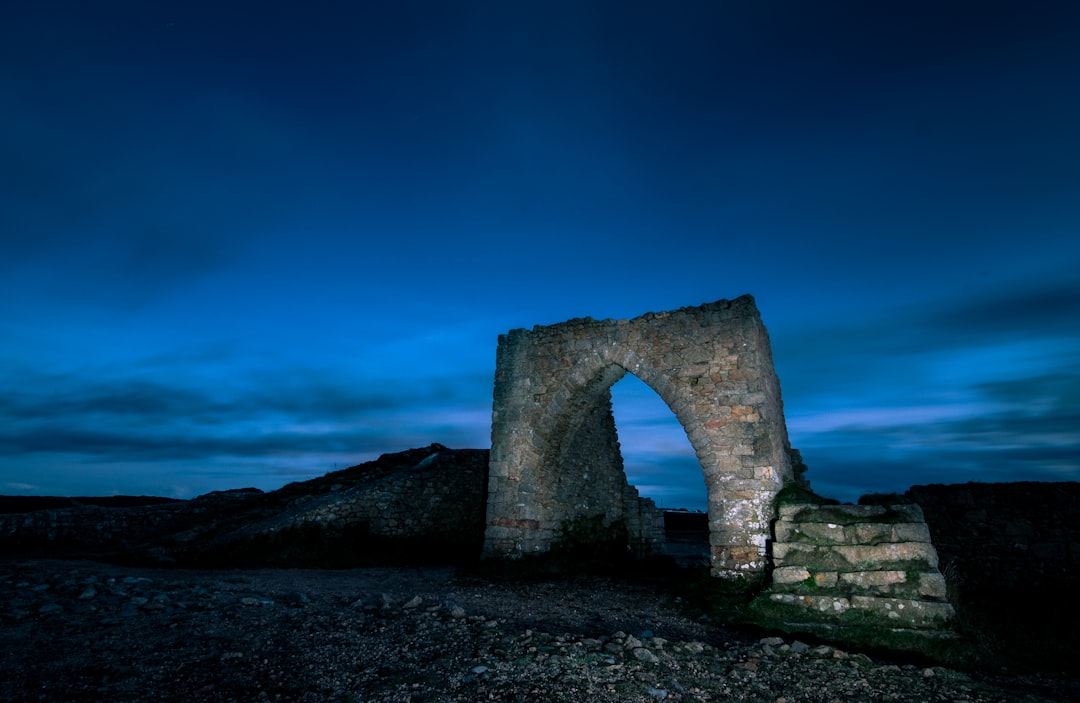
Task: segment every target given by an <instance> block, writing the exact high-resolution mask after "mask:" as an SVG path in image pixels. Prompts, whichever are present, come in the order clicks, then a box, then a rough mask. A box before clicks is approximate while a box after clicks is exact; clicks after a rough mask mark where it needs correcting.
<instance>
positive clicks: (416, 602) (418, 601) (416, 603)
mask: <svg viewBox="0 0 1080 703" xmlns="http://www.w3.org/2000/svg"><path fill="white" fill-rule="evenodd" d="M423 604H424V599H423V598H421V597H420V596H413V597H412V600H410V601H409V602H407V603H406V604H405V605H403V606H401V607H402V608H403V609H405V610H412V609H413V608H419V607H420V606H421V605H423Z"/></svg>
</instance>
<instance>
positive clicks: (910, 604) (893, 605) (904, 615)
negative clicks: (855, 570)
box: [851, 596, 956, 628]
mask: <svg viewBox="0 0 1080 703" xmlns="http://www.w3.org/2000/svg"><path fill="white" fill-rule="evenodd" d="M851 607H852V608H854V609H856V610H861V611H866V612H870V613H874V614H875V615H878V616H882V617H884V618H887V619H888V620H892V621H895V622H897V623H898V624H903V625H905V626H908V627H916V628H919V627H937V626H940V625H941V624H943V623H945V622H948V621H950V620H952V619H953V618H954V617H955V616H956V612H955V611H954V610H953V607H952V606H951V605H949V604H948V603H936V602H929V601H922V600H914V599H911V598H877V597H873V596H852V597H851Z"/></svg>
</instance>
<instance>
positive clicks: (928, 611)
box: [765, 504, 955, 630]
mask: <svg viewBox="0 0 1080 703" xmlns="http://www.w3.org/2000/svg"><path fill="white" fill-rule="evenodd" d="M775 534H776V538H775V542H774V543H773V548H772V551H773V566H774V569H773V573H772V587H771V588H770V589H769V591H768V593H767V595H766V596H765V597H767V598H768V600H769V601H770V602H771V603H772V604H776V605H780V606H788V607H790V609H792V610H794V611H795V612H796V615H795V616H794V617H795V618H796V619H800V618H802V619H806V618H809V619H811V620H817V621H821V622H828V623H829V624H830V625H833V626H836V625H839V626H843V625H844V624H845V623H847V622H850V623H857V624H859V625H866V624H868V623H875V622H877V623H879V624H881V625H885V626H887V627H889V628H904V629H910V630H939V629H941V628H943V627H944V626H946V625H948V624H949V623H950V621H951V620H952V619H953V617H954V615H955V613H954V612H953V607H952V605H950V604H949V602H948V600H947V593H946V584H945V579H944V577H943V576H942V574H941V572H940V571H939V569H938V555H937V551H936V550H935V549H934V545H933V544H931V542H930V530H929V528H928V527H927V525H926V522H925V520H924V518H923V513H922V511H921V510H920V509H919V506H918V505H914V504H897V505H887V506H886V505H814V504H795V505H783V506H781V507H780V515H779V519H778V520H777V522H776V525H775ZM799 611H802V614H801V615H800V614H799ZM775 614H776V615H777V616H778V617H781V618H784V617H787V618H789V619H790V617H791V616H790V615H788V614H786V613H785V612H784V611H783V610H778V611H776V613H775Z"/></svg>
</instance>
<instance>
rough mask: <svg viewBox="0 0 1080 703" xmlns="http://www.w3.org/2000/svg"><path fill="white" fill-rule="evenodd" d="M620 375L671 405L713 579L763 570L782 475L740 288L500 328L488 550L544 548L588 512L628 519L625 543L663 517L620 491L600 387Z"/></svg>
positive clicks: (505, 554) (786, 472)
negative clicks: (638, 310)
mask: <svg viewBox="0 0 1080 703" xmlns="http://www.w3.org/2000/svg"><path fill="white" fill-rule="evenodd" d="M627 373H632V374H634V375H635V376H637V377H638V378H640V379H641V380H642V381H644V382H645V383H646V384H648V385H649V386H650V387H651V388H652V389H653V390H654V391H656V393H657V394H658V395H659V396H660V397H661V398H662V399H663V400H664V402H665V403H666V404H667V405H668V407H669V408H671V410H672V412H673V413H674V414H675V417H676V418H677V419H678V420H679V422H680V423H681V424H682V426H683V428H684V429H685V430H686V434H687V437H688V438H689V440H690V444H691V446H692V447H693V448H694V451H695V453H696V455H697V458H698V461H699V463H700V464H701V469H702V473H703V475H704V479H705V484H706V488H707V491H708V500H709V530H710V552H711V555H710V558H711V570H712V573H713V574H714V575H716V576H724V577H746V578H757V577H759V576H761V575H763V574H764V570H765V568H766V559H767V544H768V540H769V536H770V524H771V520H772V518H773V515H774V502H775V497H776V494H777V493H778V492H779V491H780V489H781V488H782V487H783V486H784V485H785V484H786V483H787V482H789V481H791V480H792V469H791V464H790V459H789V454H788V452H789V446H788V438H787V429H786V426H785V424H784V416H783V405H782V401H781V397H780V385H779V381H778V380H777V377H776V373H775V371H774V370H773V362H772V352H771V349H770V346H769V338H768V334H767V332H766V330H765V326H764V325H763V324H762V322H761V317H760V315H759V313H758V310H757V307H756V306H755V304H754V300H753V298H751V297H750V296H743V297H740V298H737V299H735V300H730V301H729V300H720V301H717V302H714V303H708V304H705V305H701V306H699V307H691V308H682V309H680V310H675V311H672V312H662V313H648V314H645V315H642V316H641V317H637V318H634V319H631V320H593V319H591V318H584V319H575V320H570V321H568V322H564V323H561V324H557V325H551V326H537V327H534V328H533V329H532V330H531V331H530V330H524V329H517V330H511V331H510V332H509V333H507V334H505V335H502V336H500V337H499V346H498V351H497V356H496V371H495V391H494V404H493V411H492V449H491V463H490V467H489V474H488V503H487V527H486V533H485V543H484V555H485V557H488V558H511V559H513V558H521V557H523V556H526V555H530V554H541V553H544V552H547V551H549V550H551V549H552V548H553V547H554V546H556V545H558V544H559V543H560V540H562V539H564V538H565V537H566V535H567V533H568V531H570V530H571V529H572V526H573V525H574V524H575V523H577V522H579V521H581V520H590V519H597V518H599V519H603V520H605V521H607V522H614V521H619V520H625V521H626V522H627V528H628V531H629V532H630V539H631V541H632V542H635V545H641V544H646V543H648V542H649V541H650V540H655V539H658V537H654V536H653V533H652V531H653V530H657V529H658V528H657V525H658V524H659V523H658V522H657V521H655V520H653V519H651V518H646V519H641V517H640V516H642V515H644V514H646V513H647V512H648V511H643V510H642V509H641V507H640V500H639V499H637V496H636V492H628V491H627V490H626V489H625V488H624V486H625V485H626V478H625V474H624V472H623V469H622V460H621V456H620V454H619V450H618V439H617V436H616V432H615V425H614V420H613V419H612V414H611V395H610V388H611V386H612V385H613V384H614V383H615V382H616V381H618V380H619V379H621V378H622V377H623V376H624V375H625V374H627ZM631 516H638V524H636V525H635V524H631V523H632V522H633V520H630V519H629V518H630V517H631ZM635 545H630V546H635Z"/></svg>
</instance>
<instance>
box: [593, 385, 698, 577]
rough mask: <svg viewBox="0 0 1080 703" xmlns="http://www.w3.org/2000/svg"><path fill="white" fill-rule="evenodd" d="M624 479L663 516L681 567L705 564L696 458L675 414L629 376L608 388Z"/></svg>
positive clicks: (668, 548) (668, 545) (669, 543)
mask: <svg viewBox="0 0 1080 703" xmlns="http://www.w3.org/2000/svg"><path fill="white" fill-rule="evenodd" d="M611 404H612V413H613V415H614V417H615V428H616V432H617V433H618V437H619V450H620V454H621V455H622V461H623V468H624V470H625V472H626V478H627V480H628V481H629V482H630V483H631V484H632V485H633V486H634V487H635V488H637V490H638V492H639V493H640V494H641V495H642V496H643V497H646V498H651V499H652V500H653V502H654V503H656V506H657V507H658V508H660V509H661V511H662V512H663V515H664V528H665V536H666V540H667V541H666V547H665V551H666V553H667V554H668V556H671V557H672V558H674V559H675V560H676V562H677V563H679V564H680V565H681V566H702V565H708V563H709V516H708V505H709V496H708V490H707V488H706V485H705V478H704V476H703V474H702V471H701V464H700V463H699V462H698V458H697V454H696V453H695V452H694V448H693V447H692V446H691V444H690V440H689V439H688V438H687V436H686V430H685V429H683V426H682V424H681V423H680V422H679V420H678V418H676V417H675V414H674V413H673V412H672V411H671V409H670V408H669V407H668V406H667V404H666V403H665V402H664V401H663V399H661V398H660V396H659V395H657V393H656V391H654V390H653V389H652V388H650V387H649V385H648V384H646V383H645V382H644V381H642V380H641V379H639V378H638V377H636V376H634V375H633V374H632V373H627V374H626V376H624V377H623V378H622V379H621V380H619V381H618V382H617V383H615V384H614V385H613V386H612V387H611Z"/></svg>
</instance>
